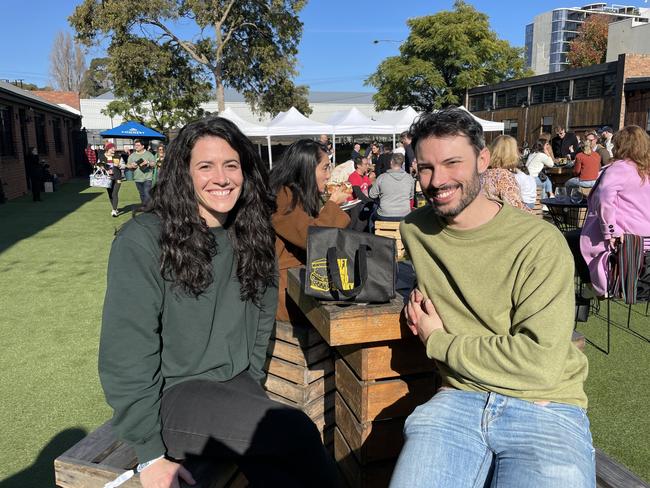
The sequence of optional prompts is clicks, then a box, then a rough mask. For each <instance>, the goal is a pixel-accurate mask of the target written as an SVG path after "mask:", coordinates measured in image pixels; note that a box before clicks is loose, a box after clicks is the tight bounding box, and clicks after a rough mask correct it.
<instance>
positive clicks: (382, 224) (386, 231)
mask: <svg viewBox="0 0 650 488" xmlns="http://www.w3.org/2000/svg"><path fill="white" fill-rule="evenodd" d="M400 223H401V222H389V221H384V220H376V221H375V235H376V236H382V237H388V238H390V239H394V240H395V253H396V255H397V258H398V259H401V258H403V257H404V243H403V242H402V235H401V234H400V232H399V224H400Z"/></svg>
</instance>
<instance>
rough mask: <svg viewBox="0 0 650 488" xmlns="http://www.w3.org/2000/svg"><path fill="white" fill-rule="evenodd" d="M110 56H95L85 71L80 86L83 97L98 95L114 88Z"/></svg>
mask: <svg viewBox="0 0 650 488" xmlns="http://www.w3.org/2000/svg"><path fill="white" fill-rule="evenodd" d="M108 61H109V59H108V58H93V59H92V61H90V66H89V67H88V69H87V70H86V71H85V73H84V75H83V77H82V79H81V86H80V88H79V92H80V96H81V98H89V97H97V96H99V95H101V94H102V93H106V92H107V91H109V90H112V89H113V78H112V76H111V73H110V71H109V70H108Z"/></svg>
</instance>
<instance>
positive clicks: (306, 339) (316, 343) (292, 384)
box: [265, 322, 334, 445]
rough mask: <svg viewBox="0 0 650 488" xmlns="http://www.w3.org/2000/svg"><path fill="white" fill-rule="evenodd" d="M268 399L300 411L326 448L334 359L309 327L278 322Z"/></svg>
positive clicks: (331, 415) (330, 438)
mask: <svg viewBox="0 0 650 488" xmlns="http://www.w3.org/2000/svg"><path fill="white" fill-rule="evenodd" d="M267 371H268V376H267V379H266V383H265V387H266V390H267V392H268V394H269V397H270V398H272V399H273V400H276V401H279V402H281V403H286V404H288V405H291V406H294V407H296V408H299V409H300V410H302V411H304V412H305V413H306V414H307V415H308V416H309V418H311V419H312V420H313V421H314V423H315V424H316V426H317V427H318V429H319V430H320V432H321V435H322V437H323V442H324V443H325V445H331V444H332V442H333V434H334V432H333V428H334V358H333V355H332V350H331V348H330V347H329V345H328V344H327V343H326V342H325V341H324V340H323V338H322V337H321V336H320V334H319V333H318V332H317V331H316V330H315V329H314V328H313V327H312V326H310V325H309V324H304V323H303V324H300V323H298V324H292V323H290V322H277V323H276V328H275V331H274V333H273V335H272V338H271V343H270V345H269V349H268V361H267Z"/></svg>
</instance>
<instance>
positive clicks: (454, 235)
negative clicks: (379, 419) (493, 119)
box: [390, 107, 596, 488]
mask: <svg viewBox="0 0 650 488" xmlns="http://www.w3.org/2000/svg"><path fill="white" fill-rule="evenodd" d="M410 132H411V134H412V135H413V147H414V149H415V153H416V155H417V162H418V172H419V177H420V181H421V184H422V189H423V190H424V192H425V193H426V195H427V197H428V199H429V202H430V204H429V205H427V206H425V207H422V208H419V209H417V210H415V211H413V212H412V213H411V214H410V215H409V216H407V217H406V219H405V220H404V221H403V222H402V224H401V225H400V233H401V236H402V240H403V242H404V244H405V247H406V252H407V253H408V255H409V256H410V258H411V260H412V263H413V266H414V269H415V273H416V277H417V288H416V289H415V290H413V292H412V293H411V296H410V297H409V301H408V303H407V305H406V307H405V311H404V312H405V317H406V320H407V324H408V326H409V328H410V330H411V332H412V333H413V334H415V335H418V337H419V338H420V340H421V341H422V342H423V343H424V345H425V348H426V354H427V356H428V357H429V358H430V359H434V360H435V364H436V367H437V369H438V371H439V373H440V378H441V384H442V386H441V388H440V389H439V390H438V391H437V392H436V394H435V395H434V396H433V398H431V399H430V400H429V401H428V402H426V403H424V404H423V405H420V406H419V407H417V408H416V409H415V410H414V411H413V413H411V415H409V417H408V418H407V420H406V423H405V425H404V440H405V442H404V446H403V448H402V452H401V453H400V455H399V459H398V461H397V464H396V466H395V470H394V471H393V477H392V480H391V484H390V486H391V487H392V488H420V487H422V488H425V487H426V488H429V487H433V486H435V487H436V488H458V487H469V486H475V487H477V486H481V487H482V486H500V487H523V486H534V487H548V488H550V487H569V486H570V487H572V488H593V487H594V486H595V483H596V481H595V477H596V474H595V463H594V448H593V444H592V440H591V434H590V430H589V419H588V418H587V415H586V413H585V409H586V408H587V396H586V394H585V392H584V382H585V380H586V378H587V369H588V368H587V358H586V357H585V355H584V354H583V353H582V352H581V351H580V350H579V349H578V348H577V347H575V346H574V345H573V344H572V343H571V335H572V332H573V325H574V312H575V311H574V290H573V286H567V285H568V284H572V283H573V260H572V257H571V254H570V252H569V250H568V248H567V245H566V242H565V240H564V237H563V236H562V234H561V233H560V232H559V231H558V230H557V228H555V227H554V226H553V225H551V224H549V223H548V222H544V221H543V220H542V219H535V218H531V217H530V216H529V215H525V214H524V213H523V212H520V211H519V210H516V209H514V208H512V207H511V206H509V205H501V204H499V203H498V202H497V201H495V200H490V199H488V198H487V197H486V196H485V194H484V193H483V192H481V189H480V175H481V173H483V172H484V171H485V170H486V169H487V167H488V165H489V163H490V153H489V151H488V150H487V148H486V147H485V140H484V138H483V130H482V128H481V125H480V124H479V123H478V122H477V121H476V120H474V118H473V117H472V116H471V114H469V113H467V112H465V111H464V110H462V109H459V108H455V107H454V108H446V109H442V110H439V111H437V112H436V113H433V114H425V115H423V116H421V117H420V118H419V119H418V120H417V121H416V122H415V123H414V124H413V125H412V126H411V131H410Z"/></svg>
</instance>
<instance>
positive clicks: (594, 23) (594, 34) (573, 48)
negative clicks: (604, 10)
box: [566, 15, 609, 68]
mask: <svg viewBox="0 0 650 488" xmlns="http://www.w3.org/2000/svg"><path fill="white" fill-rule="evenodd" d="M608 31H609V18H608V17H607V16H605V15H590V16H589V17H588V18H587V20H585V21H584V22H583V23H582V25H580V27H578V35H577V36H576V38H575V39H574V40H573V41H571V42H570V43H569V52H568V53H567V56H566V57H567V61H568V62H569V66H570V67H571V68H582V67H583V66H591V65H593V64H601V63H604V62H605V60H606V59H607V33H608Z"/></svg>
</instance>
